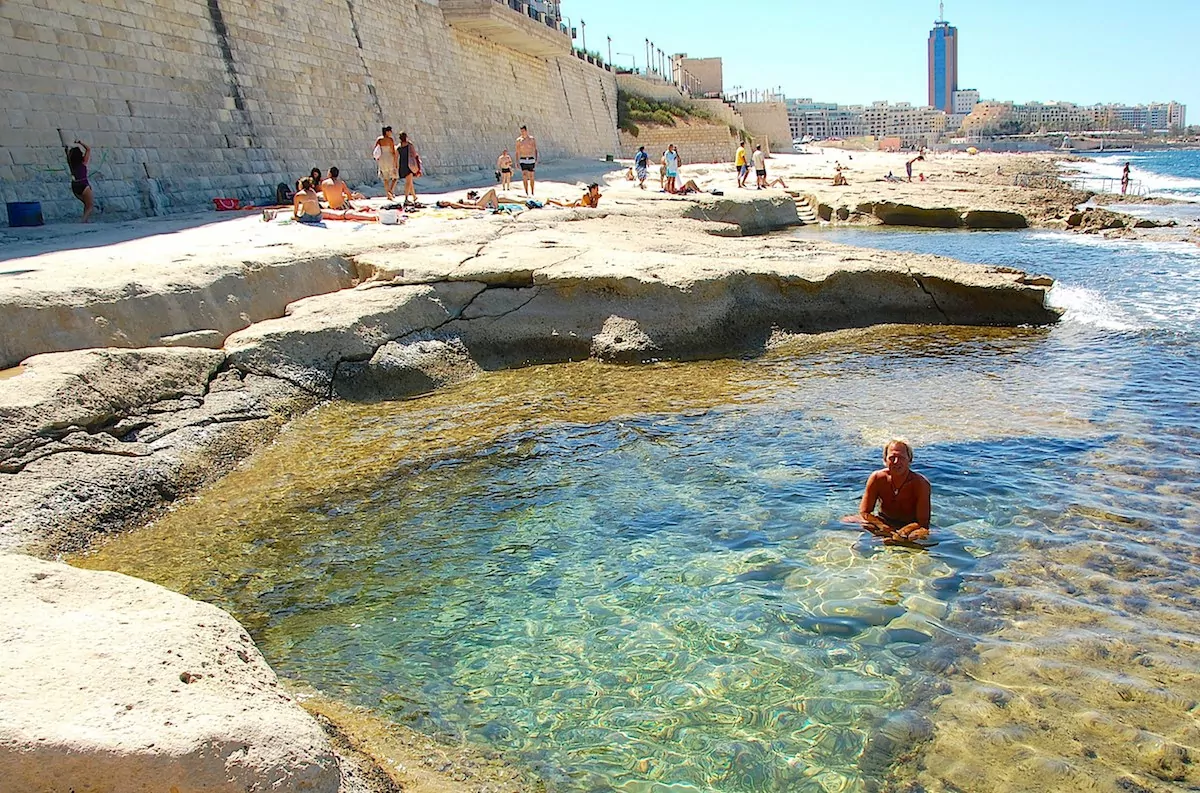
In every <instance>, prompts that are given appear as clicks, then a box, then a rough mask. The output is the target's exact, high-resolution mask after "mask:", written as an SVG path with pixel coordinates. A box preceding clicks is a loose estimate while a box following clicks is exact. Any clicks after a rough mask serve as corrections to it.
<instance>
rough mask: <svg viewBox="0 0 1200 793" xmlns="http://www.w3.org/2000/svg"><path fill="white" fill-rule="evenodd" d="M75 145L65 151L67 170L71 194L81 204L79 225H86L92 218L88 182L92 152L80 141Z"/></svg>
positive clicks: (90, 192)
mask: <svg viewBox="0 0 1200 793" xmlns="http://www.w3.org/2000/svg"><path fill="white" fill-rule="evenodd" d="M75 143H76V144H77V145H75V146H72V147H71V148H70V149H66V153H67V169H68V170H70V172H71V192H72V193H74V194H75V197H76V198H78V199H79V200H80V201H82V202H83V218H82V219H81V220H80V222H81V223H87V222H88V220H89V219H90V218H91V216H92V206H93V201H92V184H91V182H89V181H88V168H87V164H88V160H90V159H91V158H92V150H91V149H90V148H88V145H87V144H86V143H84V142H83V141H81V140H77V141H75Z"/></svg>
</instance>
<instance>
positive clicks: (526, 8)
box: [496, 0, 569, 35]
mask: <svg viewBox="0 0 1200 793" xmlns="http://www.w3.org/2000/svg"><path fill="white" fill-rule="evenodd" d="M496 2H497V3H499V4H500V5H506V6H508V7H509V8H511V9H512V10H513V11H516V12H517V13H518V14H524V15H525V16H527V17H529V18H530V19H532V20H534V21H535V22H541V23H542V24H543V25H545V26H546V27H548V28H550V29H551V30H557V31H558V32H559V33H563V34H564V35H569V33H568V31H567V30H566V29H564V28H563V24H562V11H561V9H560V7H559V4H558V2H557V0H496Z"/></svg>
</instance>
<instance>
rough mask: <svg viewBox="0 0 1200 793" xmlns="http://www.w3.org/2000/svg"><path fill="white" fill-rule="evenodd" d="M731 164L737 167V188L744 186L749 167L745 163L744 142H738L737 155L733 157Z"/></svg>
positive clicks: (748, 174)
mask: <svg viewBox="0 0 1200 793" xmlns="http://www.w3.org/2000/svg"><path fill="white" fill-rule="evenodd" d="M733 164H734V165H735V166H736V167H737V174H738V187H745V186H746V179H747V178H749V176H750V165H749V163H747V162H746V142H745V141H739V142H738V150H737V154H735V155H734V156H733Z"/></svg>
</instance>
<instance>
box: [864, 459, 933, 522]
mask: <svg viewBox="0 0 1200 793" xmlns="http://www.w3.org/2000/svg"><path fill="white" fill-rule="evenodd" d="M912 459H913V452H912V446H911V445H910V444H909V443H908V441H905V440H902V439H899V438H894V439H892V440H890V441H888V442H887V445H886V446H884V447H883V460H884V462H885V463H886V464H887V467H886V468H881V469H880V470H878V471H876V472H875V473H873V474H871V476H870V477H868V478H867V487H866V490H865V491H864V492H863V497H862V501H861V502H860V503H859V505H858V517H859V520H861V521H862V524H863V528H865V529H869V530H870V531H872V532H875V533H877V534H881V535H883V536H884V537H886V538H888V539H892V540H908V541H912V540H921V539H924V538H926V537H928V536H929V516H930V506H929V495H930V492H931V488H930V486H929V480H928V479H926V478H925V477H923V476H921V475H920V474H918V473H917V472H916V471H913V470H912V468H911V467H910V466H911V465H912ZM877 503H878V504H879V514H875V505H876V504H877Z"/></svg>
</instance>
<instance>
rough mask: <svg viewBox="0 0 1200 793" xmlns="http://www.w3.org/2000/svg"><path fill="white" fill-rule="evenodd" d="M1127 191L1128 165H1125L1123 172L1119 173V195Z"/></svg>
mask: <svg viewBox="0 0 1200 793" xmlns="http://www.w3.org/2000/svg"><path fill="white" fill-rule="evenodd" d="M1127 190H1129V163H1125V168H1124V170H1122V171H1121V195H1125V192H1126V191H1127Z"/></svg>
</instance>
